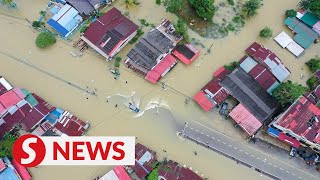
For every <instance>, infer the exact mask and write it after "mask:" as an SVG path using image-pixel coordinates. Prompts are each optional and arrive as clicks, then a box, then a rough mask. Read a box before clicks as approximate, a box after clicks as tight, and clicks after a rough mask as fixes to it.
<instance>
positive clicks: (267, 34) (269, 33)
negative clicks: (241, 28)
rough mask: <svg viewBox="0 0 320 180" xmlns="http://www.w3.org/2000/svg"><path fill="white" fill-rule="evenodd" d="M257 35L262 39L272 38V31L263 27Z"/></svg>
mask: <svg viewBox="0 0 320 180" xmlns="http://www.w3.org/2000/svg"><path fill="white" fill-rule="evenodd" d="M259 35H260V37H262V38H266V39H269V38H271V37H272V29H270V28H269V27H265V28H263V29H262V30H261V31H260V33H259Z"/></svg>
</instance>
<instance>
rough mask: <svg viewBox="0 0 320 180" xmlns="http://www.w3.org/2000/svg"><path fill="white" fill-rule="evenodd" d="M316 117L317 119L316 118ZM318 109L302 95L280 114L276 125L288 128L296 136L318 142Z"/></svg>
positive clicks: (319, 124) (319, 127)
mask: <svg viewBox="0 0 320 180" xmlns="http://www.w3.org/2000/svg"><path fill="white" fill-rule="evenodd" d="M316 118H317V119H316ZM318 119H320V109H319V108H318V107H316V106H315V105H314V104H312V103H311V102H310V101H309V100H308V99H307V98H305V97H304V96H302V97H301V98H300V99H299V100H297V101H296V102H295V103H294V104H292V105H291V106H290V108H289V109H288V110H287V111H286V112H285V113H284V114H283V116H281V117H280V118H279V119H278V120H277V121H276V125H278V126H281V127H283V128H285V129H290V130H291V131H292V132H293V133H295V134H297V135H298V136H302V137H305V138H306V139H307V140H309V141H311V142H315V143H319V142H320V122H319V121H318Z"/></svg>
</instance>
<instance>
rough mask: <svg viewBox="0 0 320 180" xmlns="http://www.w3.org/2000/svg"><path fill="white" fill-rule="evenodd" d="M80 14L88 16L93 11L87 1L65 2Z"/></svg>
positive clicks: (71, 0)
mask: <svg viewBox="0 0 320 180" xmlns="http://www.w3.org/2000/svg"><path fill="white" fill-rule="evenodd" d="M66 1H67V2H68V3H69V4H70V5H71V6H72V7H74V8H75V9H76V10H77V11H79V13H80V14H84V15H89V14H90V13H92V12H93V11H94V10H95V9H94V7H93V6H92V5H91V3H90V2H89V1H88V0H66Z"/></svg>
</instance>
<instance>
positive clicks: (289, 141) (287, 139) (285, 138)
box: [278, 132, 300, 148]
mask: <svg viewBox="0 0 320 180" xmlns="http://www.w3.org/2000/svg"><path fill="white" fill-rule="evenodd" d="M278 138H279V139H280V140H281V141H283V142H285V143H287V144H289V145H290V146H292V147H295V148H299V146H300V142H299V141H298V140H296V139H293V138H291V137H288V136H287V135H286V134H284V133H283V132H280V133H279V137H278Z"/></svg>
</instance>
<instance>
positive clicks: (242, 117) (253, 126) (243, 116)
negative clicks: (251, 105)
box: [229, 104, 262, 136]
mask: <svg viewBox="0 0 320 180" xmlns="http://www.w3.org/2000/svg"><path fill="white" fill-rule="evenodd" d="M229 115H230V117H231V118H232V119H233V120H234V121H235V122H236V123H237V124H238V125H239V126H240V127H241V128H242V129H243V130H244V131H246V132H247V133H248V134H249V135H250V136H252V135H254V134H255V133H256V132H257V131H258V130H259V128H260V127H261V126H262V123H261V122H260V121H259V120H258V119H257V118H255V117H254V116H253V115H252V114H251V113H250V112H249V111H248V110H247V109H246V108H245V107H244V106H243V105H242V104H239V105H238V106H236V107H235V108H234V109H233V110H232V111H231V112H230V114H229Z"/></svg>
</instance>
